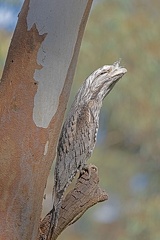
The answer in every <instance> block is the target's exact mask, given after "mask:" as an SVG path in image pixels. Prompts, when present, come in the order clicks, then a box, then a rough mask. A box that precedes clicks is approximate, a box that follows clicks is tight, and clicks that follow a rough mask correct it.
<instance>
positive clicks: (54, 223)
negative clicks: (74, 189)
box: [47, 194, 63, 239]
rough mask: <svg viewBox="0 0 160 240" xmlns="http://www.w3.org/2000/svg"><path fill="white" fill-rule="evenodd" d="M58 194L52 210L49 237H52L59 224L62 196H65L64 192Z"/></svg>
mask: <svg viewBox="0 0 160 240" xmlns="http://www.w3.org/2000/svg"><path fill="white" fill-rule="evenodd" d="M58 195H59V196H56V195H54V203H53V208H52V211H51V219H50V227H49V230H48V235H47V239H50V238H51V236H52V235H53V232H54V231H55V229H56V227H57V224H58V219H59V213H60V209H61V205H62V196H63V195H62V194H58ZM49 237H50V238H49Z"/></svg>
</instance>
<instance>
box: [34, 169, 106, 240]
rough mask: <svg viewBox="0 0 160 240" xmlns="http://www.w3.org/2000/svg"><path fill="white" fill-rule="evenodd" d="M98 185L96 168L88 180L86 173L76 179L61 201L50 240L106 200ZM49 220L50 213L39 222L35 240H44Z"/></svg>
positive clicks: (104, 193) (92, 170)
mask: <svg viewBox="0 0 160 240" xmlns="http://www.w3.org/2000/svg"><path fill="white" fill-rule="evenodd" d="M98 183H99V177H98V170H97V167H95V166H94V165H92V166H91V175H90V178H88V172H85V173H84V174H83V175H82V176H81V177H80V178H78V179H77V182H76V185H75V187H74V189H73V190H72V191H70V192H69V193H68V194H67V196H66V197H65V199H64V200H63V203H62V207H61V211H60V217H59V222H58V225H57V228H56V229H55V232H54V234H53V237H52V240H55V239H57V237H58V236H59V235H60V233H61V232H62V231H63V230H64V229H65V228H66V227H67V226H69V225H70V224H72V223H74V222H75V221H77V220H78V219H79V217H81V216H82V215H83V213H84V212H85V211H86V210H87V209H88V208H90V207H92V206H93V205H95V204H96V203H98V202H102V201H105V200H107V199H108V196H107V194H106V192H105V191H103V190H102V189H101V188H100V187H99V185H98ZM50 218H51V212H49V213H48V214H47V215H46V217H45V218H44V219H43V220H42V221H41V223H40V228H39V237H38V239H37V240H42V239H45V236H46V235H47V233H48V229H49V227H50Z"/></svg>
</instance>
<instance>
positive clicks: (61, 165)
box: [55, 106, 96, 192]
mask: <svg viewBox="0 0 160 240" xmlns="http://www.w3.org/2000/svg"><path fill="white" fill-rule="evenodd" d="M95 135H96V126H95V123H94V119H93V116H92V114H91V112H90V109H89V108H88V107H87V106H83V107H81V108H80V111H78V110H77V111H76V112H75V113H74V114H73V113H72V114H70V115H69V116H68V117H67V119H66V121H65V123H64V126H63V129H62V131H61V136H60V139H59V144H58V152H57V160H56V167H55V188H56V189H55V190H56V191H58V192H60V191H65V189H66V187H67V186H68V185H69V183H70V182H71V181H72V180H73V178H74V177H75V175H76V173H77V171H78V170H79V169H80V167H82V166H83V165H84V164H85V163H86V161H87V160H88V158H89V157H90V155H91V152H92V150H93V148H94V145H95Z"/></svg>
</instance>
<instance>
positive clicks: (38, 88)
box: [0, 0, 92, 240]
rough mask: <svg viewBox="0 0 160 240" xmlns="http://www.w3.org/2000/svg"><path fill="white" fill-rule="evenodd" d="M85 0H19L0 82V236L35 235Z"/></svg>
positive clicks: (82, 24) (85, 12)
mask: <svg viewBox="0 0 160 240" xmlns="http://www.w3.org/2000/svg"><path fill="white" fill-rule="evenodd" d="M91 4H92V0H88V1H87V0H76V1H75V0H60V1H59V0H45V1H43V0H30V1H29V0H26V1H25V2H24V5H23V7H22V10H21V12H20V14H19V19H18V23H17V27H16V30H15V32H14V35H13V38H12V41H11V45H10V48H9V52H8V56H7V60H6V64H5V68H4V72H3V75H2V80H1V83H0V166H1V168H0V239H1V240H6V239H7V240H10V239H12V240H14V239H20V240H30V239H33V240H34V239H36V238H37V233H38V225H39V219H40V214H41V208H42V199H43V193H44V189H45V185H46V181H47V177H48V174H49V171H50V168H51V165H52V162H53V159H54V157H55V153H56V145H57V141H58V136H59V132H60V128H61V125H62V121H63V116H64V112H65V109H66V104H67V101H68V97H69V93H70V88H71V84H72V80H73V75H74V71H75V66H76V62H77V56H78V53H79V47H80V43H81V39H82V35H83V31H84V28H85V25H86V21H87V18H88V14H89V11H90V7H91Z"/></svg>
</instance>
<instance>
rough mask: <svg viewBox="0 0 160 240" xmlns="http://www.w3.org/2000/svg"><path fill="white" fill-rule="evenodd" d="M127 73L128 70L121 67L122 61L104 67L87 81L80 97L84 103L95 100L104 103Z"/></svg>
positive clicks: (80, 92)
mask: <svg viewBox="0 0 160 240" xmlns="http://www.w3.org/2000/svg"><path fill="white" fill-rule="evenodd" d="M126 72H127V70H126V69H125V68H124V67H121V66H120V61H117V62H115V63H114V64H113V65H104V66H103V67H101V68H99V69H97V70H96V71H94V72H93V73H92V74H91V75H90V76H89V77H88V78H87V79H86V80H85V82H84V84H83V85H82V87H81V89H80V91H79V97H80V98H81V99H82V101H87V100H94V99H95V100H96V101H102V100H103V99H104V98H105V97H106V95H107V94H108V93H109V92H110V91H111V89H112V88H113V86H114V85H115V83H116V82H117V81H118V80H119V79H120V78H121V77H122V76H123V75H124V74H125V73H126Z"/></svg>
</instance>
